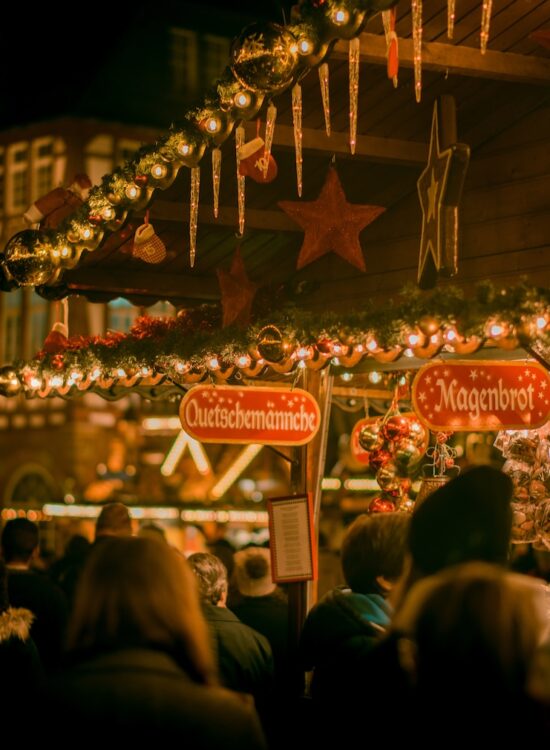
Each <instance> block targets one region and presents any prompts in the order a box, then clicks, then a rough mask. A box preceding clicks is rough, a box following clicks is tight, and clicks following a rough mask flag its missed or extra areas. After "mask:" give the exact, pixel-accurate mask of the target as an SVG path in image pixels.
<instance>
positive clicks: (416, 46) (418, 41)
mask: <svg viewBox="0 0 550 750" xmlns="http://www.w3.org/2000/svg"><path fill="white" fill-rule="evenodd" d="M412 27H413V58H414V94H415V97H416V101H417V102H420V99H421V97H422V0H412Z"/></svg>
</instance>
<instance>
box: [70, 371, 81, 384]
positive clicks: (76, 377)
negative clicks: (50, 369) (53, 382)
mask: <svg viewBox="0 0 550 750" xmlns="http://www.w3.org/2000/svg"><path fill="white" fill-rule="evenodd" d="M69 377H70V378H71V380H74V381H75V382H76V381H77V380H80V378H81V377H82V373H81V372H80V370H72V372H71V374H70V375H69Z"/></svg>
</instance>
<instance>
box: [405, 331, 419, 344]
mask: <svg viewBox="0 0 550 750" xmlns="http://www.w3.org/2000/svg"><path fill="white" fill-rule="evenodd" d="M407 341H408V342H409V346H417V345H418V344H419V343H420V336H419V335H418V334H417V333H411V334H409V335H408V336H407Z"/></svg>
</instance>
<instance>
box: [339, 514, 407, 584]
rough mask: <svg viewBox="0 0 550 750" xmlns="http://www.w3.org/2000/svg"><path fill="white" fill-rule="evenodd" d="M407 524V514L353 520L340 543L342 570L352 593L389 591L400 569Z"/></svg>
mask: <svg viewBox="0 0 550 750" xmlns="http://www.w3.org/2000/svg"><path fill="white" fill-rule="evenodd" d="M409 523H410V518H409V515H408V514H407V513H375V514H373V515H370V516H367V515H363V516H359V517H358V518H356V519H355V521H354V522H353V523H352V524H351V526H350V527H349V529H348V530H347V532H346V535H345V537H344V540H343V542H342V570H343V572H344V578H345V579H346V583H347V584H348V586H349V587H350V589H351V590H352V591H354V592H355V593H357V594H374V593H386V592H387V591H389V589H390V588H391V586H392V584H393V583H394V582H395V581H396V580H397V579H398V578H399V576H400V575H401V572H402V570H403V562H404V559H405V550H406V540H407V534H408V530H409Z"/></svg>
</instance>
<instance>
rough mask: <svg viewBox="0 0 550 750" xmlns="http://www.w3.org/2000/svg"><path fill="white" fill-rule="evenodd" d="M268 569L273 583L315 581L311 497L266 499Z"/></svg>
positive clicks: (315, 565) (295, 496)
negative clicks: (268, 540)
mask: <svg viewBox="0 0 550 750" xmlns="http://www.w3.org/2000/svg"><path fill="white" fill-rule="evenodd" d="M267 512H268V515H269V533H270V549H271V570H272V576H273V581H274V582H275V583H295V582H297V581H312V580H316V579H317V552H316V549H315V538H314V533H313V503H312V499H311V494H307V495H293V496H291V497H277V498H272V499H271V500H268V502H267Z"/></svg>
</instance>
